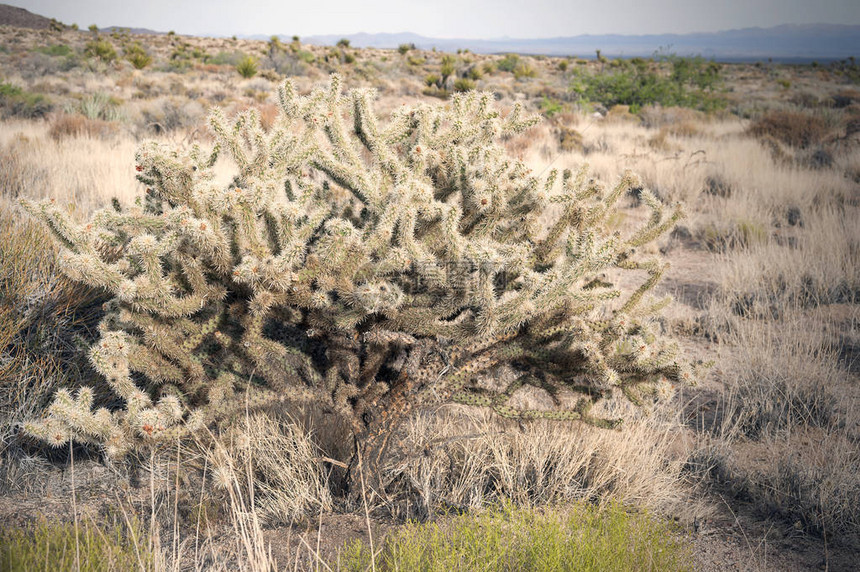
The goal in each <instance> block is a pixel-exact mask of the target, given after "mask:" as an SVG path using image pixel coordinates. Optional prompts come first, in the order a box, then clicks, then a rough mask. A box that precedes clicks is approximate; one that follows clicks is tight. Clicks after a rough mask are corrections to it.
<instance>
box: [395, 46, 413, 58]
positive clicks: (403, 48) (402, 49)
mask: <svg viewBox="0 0 860 572" xmlns="http://www.w3.org/2000/svg"><path fill="white" fill-rule="evenodd" d="M414 49H415V44H400V45H399V46H397V51H398V52H399V53H400V55H401V56H402V55H406V53H408V52H409V51H411V50H414Z"/></svg>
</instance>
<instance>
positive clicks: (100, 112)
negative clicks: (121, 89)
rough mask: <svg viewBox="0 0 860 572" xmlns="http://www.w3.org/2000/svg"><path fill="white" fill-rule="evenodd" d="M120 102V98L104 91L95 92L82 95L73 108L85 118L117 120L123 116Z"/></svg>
mask: <svg viewBox="0 0 860 572" xmlns="http://www.w3.org/2000/svg"><path fill="white" fill-rule="evenodd" d="M120 104H121V101H120V100H118V99H116V98H114V97H111V96H110V95H107V94H106V93H102V92H96V93H94V94H92V95H85V96H84V97H82V98H81V100H80V102H78V104H77V106H76V107H75V109H76V111H77V112H78V113H80V114H81V115H83V116H84V117H86V118H87V119H102V120H104V121H119V120H120V119H122V118H123V113H122V110H121V109H120Z"/></svg>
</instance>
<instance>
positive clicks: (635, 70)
mask: <svg viewBox="0 0 860 572" xmlns="http://www.w3.org/2000/svg"><path fill="white" fill-rule="evenodd" d="M618 61H621V62H622V63H621V64H619V65H617V66H615V67H614V68H613V69H612V71H610V72H607V73H595V72H592V71H589V70H588V69H586V68H584V67H583V68H580V69H576V70H574V72H573V74H572V77H571V81H570V90H571V92H572V93H573V94H574V96H576V97H577V98H579V99H580V100H581V101H584V102H592V103H600V104H601V105H603V106H605V107H612V106H614V105H629V106H630V107H631V111H634V112H635V111H636V110H638V109H640V108H642V107H644V106H646V105H655V104H659V105H661V106H663V107H672V106H679V107H692V108H696V109H701V110H703V111H712V110H715V109H720V108H722V107H724V106H725V105H726V100H725V98H723V97H721V96H720V95H719V94H717V93H715V92H714V88H715V86H716V84H717V81H718V79H719V67H714V66H716V64H714V66H710V65H705V64H704V63H701V62H699V63H696V64H691V63H689V62H690V61H698V60H696V59H693V60H691V59H690V58H674V59H672V60H671V62H672V65H671V72H670V73H666V72H664V71H661V70H659V69H657V68H655V67H652V66H651V65H650V64H649V63H648V62H647V61H645V60H642V59H641V58H634V59H633V60H630V61H626V60H618ZM577 63H579V62H577Z"/></svg>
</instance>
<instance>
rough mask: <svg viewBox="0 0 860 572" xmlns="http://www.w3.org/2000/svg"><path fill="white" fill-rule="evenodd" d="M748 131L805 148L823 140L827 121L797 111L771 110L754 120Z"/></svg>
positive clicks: (826, 132) (826, 131) (826, 129)
mask: <svg viewBox="0 0 860 572" xmlns="http://www.w3.org/2000/svg"><path fill="white" fill-rule="evenodd" d="M749 132H750V133H751V134H752V135H754V136H756V137H759V138H773V139H776V140H777V141H780V142H781V143H784V144H785V145H791V146H792V147H798V148H800V149H806V148H808V147H810V146H813V145H817V144H819V143H821V142H822V141H824V139H825V138H826V137H827V135H828V133H829V129H828V125H827V122H826V121H825V120H824V119H823V118H821V117H819V116H816V115H812V114H809V113H803V112H799V111H771V112H769V113H767V114H765V115H763V116H762V117H761V118H759V119H758V120H756V121H754V122H753V123H752V125H750V127H749Z"/></svg>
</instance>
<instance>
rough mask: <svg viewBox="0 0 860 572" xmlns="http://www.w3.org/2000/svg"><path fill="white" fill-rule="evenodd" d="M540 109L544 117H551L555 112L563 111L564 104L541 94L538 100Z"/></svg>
mask: <svg viewBox="0 0 860 572" xmlns="http://www.w3.org/2000/svg"><path fill="white" fill-rule="evenodd" d="M540 110H541V113H543V114H544V115H545V116H546V117H552V116H553V115H555V114H556V113H560V112H562V111H564V104H563V103H562V102H560V101H558V100H557V99H554V98H551V97H547V96H543V97H542V98H541V101H540Z"/></svg>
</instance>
